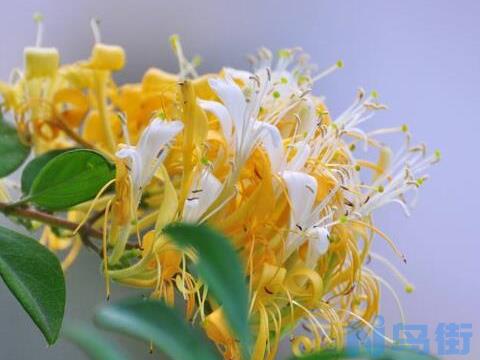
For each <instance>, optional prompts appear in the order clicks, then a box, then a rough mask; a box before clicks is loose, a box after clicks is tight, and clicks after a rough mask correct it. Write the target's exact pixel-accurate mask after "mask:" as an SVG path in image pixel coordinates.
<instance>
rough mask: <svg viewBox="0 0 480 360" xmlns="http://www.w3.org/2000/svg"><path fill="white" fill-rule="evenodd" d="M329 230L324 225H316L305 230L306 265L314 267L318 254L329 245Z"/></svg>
mask: <svg viewBox="0 0 480 360" xmlns="http://www.w3.org/2000/svg"><path fill="white" fill-rule="evenodd" d="M329 235H330V233H329V231H328V230H327V229H326V228H325V227H316V228H312V229H309V230H308V232H307V236H308V237H309V240H308V251H307V257H306V259H305V263H306V265H307V267H309V268H314V267H315V266H316V264H317V261H318V259H319V258H320V256H322V255H324V254H325V253H326V252H327V251H328V248H329V246H330V240H329Z"/></svg>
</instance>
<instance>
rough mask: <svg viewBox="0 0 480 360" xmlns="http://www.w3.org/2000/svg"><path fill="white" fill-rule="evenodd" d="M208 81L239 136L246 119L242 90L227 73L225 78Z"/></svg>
mask: <svg viewBox="0 0 480 360" xmlns="http://www.w3.org/2000/svg"><path fill="white" fill-rule="evenodd" d="M208 83H209V84H210V87H211V88H212V90H213V91H214V92H215V93H216V94H217V96H218V97H219V98H220V100H222V102H223V104H224V105H225V107H226V108H227V110H228V112H229V113H230V116H231V118H232V120H233V123H234V125H235V131H236V132H237V137H239V138H241V137H242V134H241V133H242V129H243V128H244V122H245V121H246V120H245V116H244V115H245V108H246V105H247V103H246V101H245V96H244V95H243V92H242V90H241V89H240V87H239V86H238V85H237V84H236V83H235V81H233V79H232V78H231V77H230V76H229V75H228V74H227V75H226V76H225V80H224V79H210V80H209V81H208Z"/></svg>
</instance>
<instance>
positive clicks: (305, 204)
mask: <svg viewBox="0 0 480 360" xmlns="http://www.w3.org/2000/svg"><path fill="white" fill-rule="evenodd" d="M281 175H282V177H283V180H284V181H285V185H286V186H287V191H288V197H289V199H290V205H291V207H292V221H293V224H292V225H293V226H296V225H299V226H300V227H302V228H303V227H306V226H307V225H308V224H306V219H308V217H309V214H310V212H311V211H312V207H313V203H314V201H315V197H316V196H317V180H315V178H314V177H313V176H310V175H308V174H305V173H301V172H297V171H284V172H282V174H281Z"/></svg>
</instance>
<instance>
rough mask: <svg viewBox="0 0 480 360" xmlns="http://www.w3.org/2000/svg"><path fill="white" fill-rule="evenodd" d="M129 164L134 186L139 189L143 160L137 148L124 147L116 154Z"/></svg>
mask: <svg viewBox="0 0 480 360" xmlns="http://www.w3.org/2000/svg"><path fill="white" fill-rule="evenodd" d="M115 155H116V156H117V158H119V159H122V160H123V161H125V163H126V164H127V167H128V169H129V172H130V176H131V178H132V182H133V184H135V187H136V188H138V185H139V184H140V181H141V174H142V158H141V156H140V154H139V153H138V151H137V149H136V148H135V146H129V145H128V146H124V147H123V148H121V149H120V150H118V151H117V153H116V154H115Z"/></svg>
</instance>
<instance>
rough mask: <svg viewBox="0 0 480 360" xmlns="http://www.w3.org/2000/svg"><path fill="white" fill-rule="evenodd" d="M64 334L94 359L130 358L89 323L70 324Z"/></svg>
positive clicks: (125, 359) (121, 359) (115, 359)
mask: <svg viewBox="0 0 480 360" xmlns="http://www.w3.org/2000/svg"><path fill="white" fill-rule="evenodd" d="M62 333H63V336H64V337H66V338H67V339H68V340H70V341H71V342H73V343H75V344H76V345H77V346H78V347H79V348H81V349H82V350H83V351H84V352H85V354H87V355H88V356H89V357H90V359H93V360H127V359H128V358H127V357H126V356H125V355H124V354H123V353H121V352H119V351H118V350H117V349H116V347H115V346H114V345H113V344H112V343H111V342H110V341H108V340H106V339H105V338H104V337H103V335H102V334H101V333H100V332H99V331H98V330H96V329H94V328H93V327H91V326H87V325H83V324H82V325H70V326H67V327H66V328H65V329H64V330H63V332H62Z"/></svg>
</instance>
